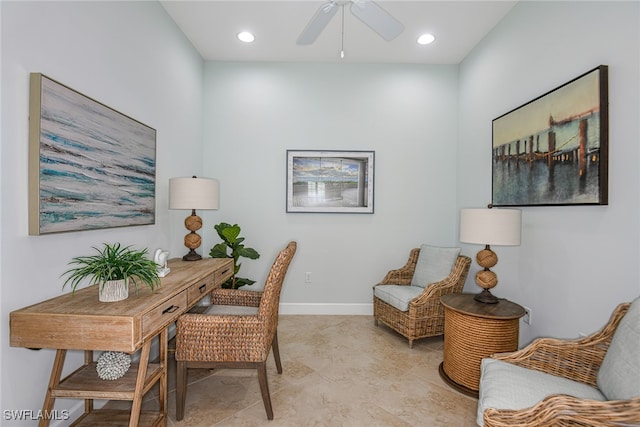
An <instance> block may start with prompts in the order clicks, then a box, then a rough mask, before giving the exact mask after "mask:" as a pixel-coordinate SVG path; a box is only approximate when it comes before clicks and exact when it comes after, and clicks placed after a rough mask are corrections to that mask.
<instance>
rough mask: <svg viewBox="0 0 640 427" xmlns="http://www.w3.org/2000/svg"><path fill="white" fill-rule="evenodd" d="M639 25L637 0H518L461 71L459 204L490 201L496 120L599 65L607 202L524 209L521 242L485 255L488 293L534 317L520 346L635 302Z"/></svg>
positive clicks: (598, 321) (598, 322)
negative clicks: (604, 100) (489, 257)
mask: <svg viewBox="0 0 640 427" xmlns="http://www.w3.org/2000/svg"><path fill="white" fill-rule="evenodd" d="M639 29H640V11H639V3H638V2H529V1H524V2H520V3H518V4H517V5H516V6H515V7H514V8H513V9H512V10H511V12H510V13H509V14H508V15H507V16H506V17H505V18H504V19H503V20H502V21H501V22H500V23H499V24H498V26H497V27H496V28H495V29H494V30H493V31H492V32H491V33H490V35H489V36H487V37H486V38H485V40H484V41H483V42H482V43H481V44H479V45H478V46H477V47H476V48H475V49H474V50H473V52H472V54H471V55H469V56H468V57H467V58H466V59H465V60H464V62H463V63H462V64H461V69H460V94H461V97H460V139H459V147H458V154H459V156H458V205H459V207H470V206H483V205H486V204H487V203H488V201H490V200H491V151H490V150H491V149H490V147H491V121H492V120H493V119H494V118H496V117H498V116H500V115H502V114H504V113H506V112H508V111H510V110H512V109H513V108H516V107H518V106H519V105H522V104H524V103H525V102H528V101H530V100H531V99H534V98H536V97H537V96H539V95H541V94H543V93H546V92H547V91H549V90H551V89H553V88H555V87H557V86H560V85H562V84H564V83H566V82H567V81H569V80H571V79H573V78H574V77H577V76H579V75H581V74H582V73H584V72H586V71H589V70H591V69H592V68H594V67H596V66H598V65H600V64H605V65H608V66H609V125H610V130H609V205H608V206H582V207H581V206H569V207H525V208H523V232H522V233H523V234H522V245H521V246H519V247H515V248H514V247H508V248H507V247H503V248H494V249H497V250H496V252H497V253H498V255H499V257H500V262H499V263H498V265H497V266H496V268H495V271H496V272H497V273H498V277H499V280H500V283H499V284H498V286H497V287H496V288H495V290H494V293H495V294H496V295H498V296H503V297H506V298H509V299H511V300H513V301H516V302H518V303H520V304H523V305H526V306H528V307H530V308H531V310H532V320H533V322H532V324H531V326H523V327H522V328H521V344H524V343H527V342H528V341H530V340H531V339H532V338H533V337H536V336H549V335H551V336H557V337H574V338H575V337H577V336H578V333H579V332H585V333H590V332H593V331H594V330H596V329H598V328H599V327H601V326H602V325H603V324H604V323H605V322H606V320H607V319H608V317H609V315H610V314H611V312H612V311H613V308H614V307H615V306H616V305H617V304H618V303H620V302H623V301H630V300H631V299H633V298H634V297H636V296H638V295H639V294H640V292H639V291H640V281H639V280H638V279H639V277H638V255H639V254H638V231H639V230H638V219H639V216H640V212H639V206H638V196H639V195H640V188H639V176H638V160H639V152H638V142H639V138H640V132H639V128H638V126H639V125H638V123H639V121H638V119H639V117H640V106H639V91H640V87H639V79H638V77H639V76H640V67H639V52H640V47H639V41H640V37H639V36H640V33H639V31H640V30H639ZM468 247H469V249H468V250H473V251H476V250H478V249H479V248H478V247H472V246H470V245H469V246H468ZM472 248H473V249H472ZM474 267H476V270H477V266H476V265H475V264H474ZM476 270H474V271H473V272H472V273H473V274H475V271H476ZM472 288H475V284H473V283H469V282H467V289H472ZM476 289H477V288H476Z"/></svg>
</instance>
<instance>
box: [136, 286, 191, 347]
mask: <svg viewBox="0 0 640 427" xmlns="http://www.w3.org/2000/svg"><path fill="white" fill-rule="evenodd" d="M186 310H187V293H186V292H180V293H179V294H178V295H176V296H174V297H173V298H171V299H170V300H168V301H167V302H165V303H163V304H161V305H159V306H158V307H156V308H154V309H153V310H151V311H150V312H148V313H146V314H144V315H143V316H142V337H143V339H144V338H146V337H148V336H149V335H155V334H157V333H158V331H160V330H161V329H162V328H164V327H165V326H167V325H168V324H169V323H171V322H173V321H175V320H176V319H177V318H178V316H179V315H181V314H182V313H184V312H185V311H186Z"/></svg>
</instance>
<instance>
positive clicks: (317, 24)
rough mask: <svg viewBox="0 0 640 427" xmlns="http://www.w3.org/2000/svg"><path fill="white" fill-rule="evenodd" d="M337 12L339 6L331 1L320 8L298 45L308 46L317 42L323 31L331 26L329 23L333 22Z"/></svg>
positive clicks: (301, 35) (302, 34) (299, 39)
mask: <svg viewBox="0 0 640 427" xmlns="http://www.w3.org/2000/svg"><path fill="white" fill-rule="evenodd" d="M337 11H338V5H337V4H336V2H335V1H330V2H328V3H325V4H323V5H322V6H320V8H319V9H318V11H317V12H316V14H315V15H313V18H311V21H309V23H308V24H307V26H306V27H305V29H304V30H303V31H302V33H301V34H300V36H299V37H298V41H297V42H296V43H297V44H300V45H306V44H312V43H313V42H314V41H316V39H317V38H318V36H319V35H320V33H321V32H322V30H324V28H325V27H326V26H327V24H329V21H331V18H333V16H334V15H335V14H336V12H337Z"/></svg>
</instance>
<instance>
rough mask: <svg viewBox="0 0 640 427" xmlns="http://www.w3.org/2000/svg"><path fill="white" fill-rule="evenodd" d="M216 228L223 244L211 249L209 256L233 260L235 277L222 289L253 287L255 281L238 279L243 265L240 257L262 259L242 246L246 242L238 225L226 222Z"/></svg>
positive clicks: (223, 285) (251, 250) (256, 253)
mask: <svg viewBox="0 0 640 427" xmlns="http://www.w3.org/2000/svg"><path fill="white" fill-rule="evenodd" d="M214 228H215V229H216V231H217V232H218V236H220V238H221V239H222V240H223V242H221V243H218V244H216V245H215V246H214V247H213V248H211V251H210V252H209V256H211V257H212V258H233V276H231V278H230V279H229V280H227V281H226V282H225V283H223V284H222V287H223V288H227V289H238V288H239V287H240V286H244V285H253V284H254V283H256V281H255V280H251V279H246V278H244V277H237V274H238V271H240V267H241V266H242V263H240V262H238V260H239V259H240V257H244V258H249V259H258V258H260V254H259V253H258V251H256V250H255V249H253V248H247V247H245V246H244V245H243V244H242V242H244V237H240V227H239V226H238V224H234V225H231V224H227V223H226V222H221V223H220V224H217V225H215V226H214ZM228 249H230V250H231V253H228V252H227V250H228Z"/></svg>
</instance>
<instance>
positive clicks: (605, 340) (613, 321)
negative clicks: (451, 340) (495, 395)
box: [478, 303, 640, 427]
mask: <svg viewBox="0 0 640 427" xmlns="http://www.w3.org/2000/svg"><path fill="white" fill-rule="evenodd" d="M629 307H630V303H625V304H621V305H619V306H618V307H617V308H616V310H615V311H614V313H613V314H612V316H611V318H610V320H609V322H608V323H607V324H606V325H605V326H604V327H603V328H602V329H601V330H600V331H598V332H596V333H594V334H593V335H591V336H589V337H586V338H582V339H577V340H559V339H552V338H541V339H537V340H535V341H533V342H532V343H531V344H529V345H528V346H527V347H525V348H523V349H521V350H518V351H516V352H513V353H502V354H496V355H493V356H492V358H493V359H497V360H502V361H505V362H509V363H511V364H514V365H517V366H521V367H524V368H528V369H531V370H536V371H541V372H545V373H548V374H551V375H554V376H557V377H562V378H566V379H569V380H573V381H576V382H578V383H582V384H587V385H589V386H591V387H593V388H596V389H597V388H598V372H599V370H600V366H601V365H602V362H603V360H604V357H605V354H606V353H607V350H608V349H609V345H610V344H611V340H612V337H613V335H614V332H615V331H616V328H617V327H618V324H619V323H620V321H621V319H622V318H623V317H624V315H625V314H626V313H627V311H628V309H629ZM632 357H640V356H639V355H632ZM628 372H629V375H634V374H632V373H631V372H632V371H628ZM635 375H637V371H636V374H635ZM520 385H521V386H522V387H523V388H524V389H528V388H529V387H530V386H529V385H528V384H520ZM639 387H640V386H639ZM480 388H481V392H480V400H479V403H478V405H479V407H478V412H479V413H478V418H479V419H478V424H481V423H480V421H481V420H482V421H484V426H486V427H507V426H521V427H527V426H530V427H533V426H536V427H541V426H554V427H555V426H583V427H586V426H589V427H605V426H607V427H608V426H639V425H640V396H636V397H633V398H631V399H629V400H605V401H600V400H592V399H585V398H577V397H573V396H570V395H568V394H553V395H549V396H547V397H545V398H544V399H543V400H541V401H540V402H539V403H537V404H535V405H534V406H531V407H528V408H524V409H520V410H514V409H511V410H505V409H499V408H491V407H489V408H487V409H485V410H484V412H482V405H483V403H482V399H483V396H482V388H483V382H482V380H481V383H480ZM511 393H516V394H517V391H516V390H511Z"/></svg>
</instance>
